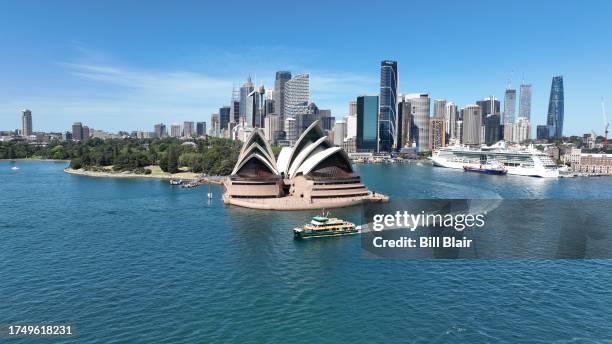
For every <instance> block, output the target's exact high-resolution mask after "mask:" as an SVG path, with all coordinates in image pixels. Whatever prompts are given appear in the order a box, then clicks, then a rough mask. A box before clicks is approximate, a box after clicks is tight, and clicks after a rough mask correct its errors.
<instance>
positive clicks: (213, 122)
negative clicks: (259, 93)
mask: <svg viewBox="0 0 612 344" xmlns="http://www.w3.org/2000/svg"><path fill="white" fill-rule="evenodd" d="M249 80H250V79H249ZM210 136H213V137H219V114H218V113H213V114H211V115H210Z"/></svg>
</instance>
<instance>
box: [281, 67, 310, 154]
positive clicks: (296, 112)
mask: <svg viewBox="0 0 612 344" xmlns="http://www.w3.org/2000/svg"><path fill="white" fill-rule="evenodd" d="M309 99H310V75H309V74H299V75H296V76H294V77H293V78H291V79H290V80H289V81H287V82H286V83H285V96H284V112H285V132H286V133H287V140H289V141H290V142H291V143H293V142H295V141H296V140H297V139H298V137H297V135H298V130H297V127H296V126H297V125H298V123H297V122H295V120H296V119H297V117H298V116H300V115H304V114H306V112H307V110H308V100H309ZM291 118H292V119H294V121H293V122H292V123H291V125H292V126H294V127H293V128H289V127H288V126H287V124H288V123H287V120H288V119H291ZM289 129H293V130H289Z"/></svg>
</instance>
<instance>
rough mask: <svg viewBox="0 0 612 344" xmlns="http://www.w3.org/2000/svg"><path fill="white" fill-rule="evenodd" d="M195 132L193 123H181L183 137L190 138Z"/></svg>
mask: <svg viewBox="0 0 612 344" xmlns="http://www.w3.org/2000/svg"><path fill="white" fill-rule="evenodd" d="M194 132H195V128H194V123H193V122H188V121H185V122H183V136H185V137H191V136H193V134H194Z"/></svg>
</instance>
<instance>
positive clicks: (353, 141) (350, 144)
mask: <svg viewBox="0 0 612 344" xmlns="http://www.w3.org/2000/svg"><path fill="white" fill-rule="evenodd" d="M340 147H342V149H343V150H344V151H345V152H347V153H356V152H357V138H356V137H355V136H353V137H347V138H345V139H344V140H343V141H342V144H341V145H340Z"/></svg>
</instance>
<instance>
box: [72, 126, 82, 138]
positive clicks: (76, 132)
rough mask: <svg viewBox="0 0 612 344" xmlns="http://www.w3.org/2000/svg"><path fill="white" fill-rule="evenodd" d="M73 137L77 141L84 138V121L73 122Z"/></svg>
mask: <svg viewBox="0 0 612 344" xmlns="http://www.w3.org/2000/svg"><path fill="white" fill-rule="evenodd" d="M72 139H73V140H75V141H81V140H83V123H81V122H74V124H72Z"/></svg>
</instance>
